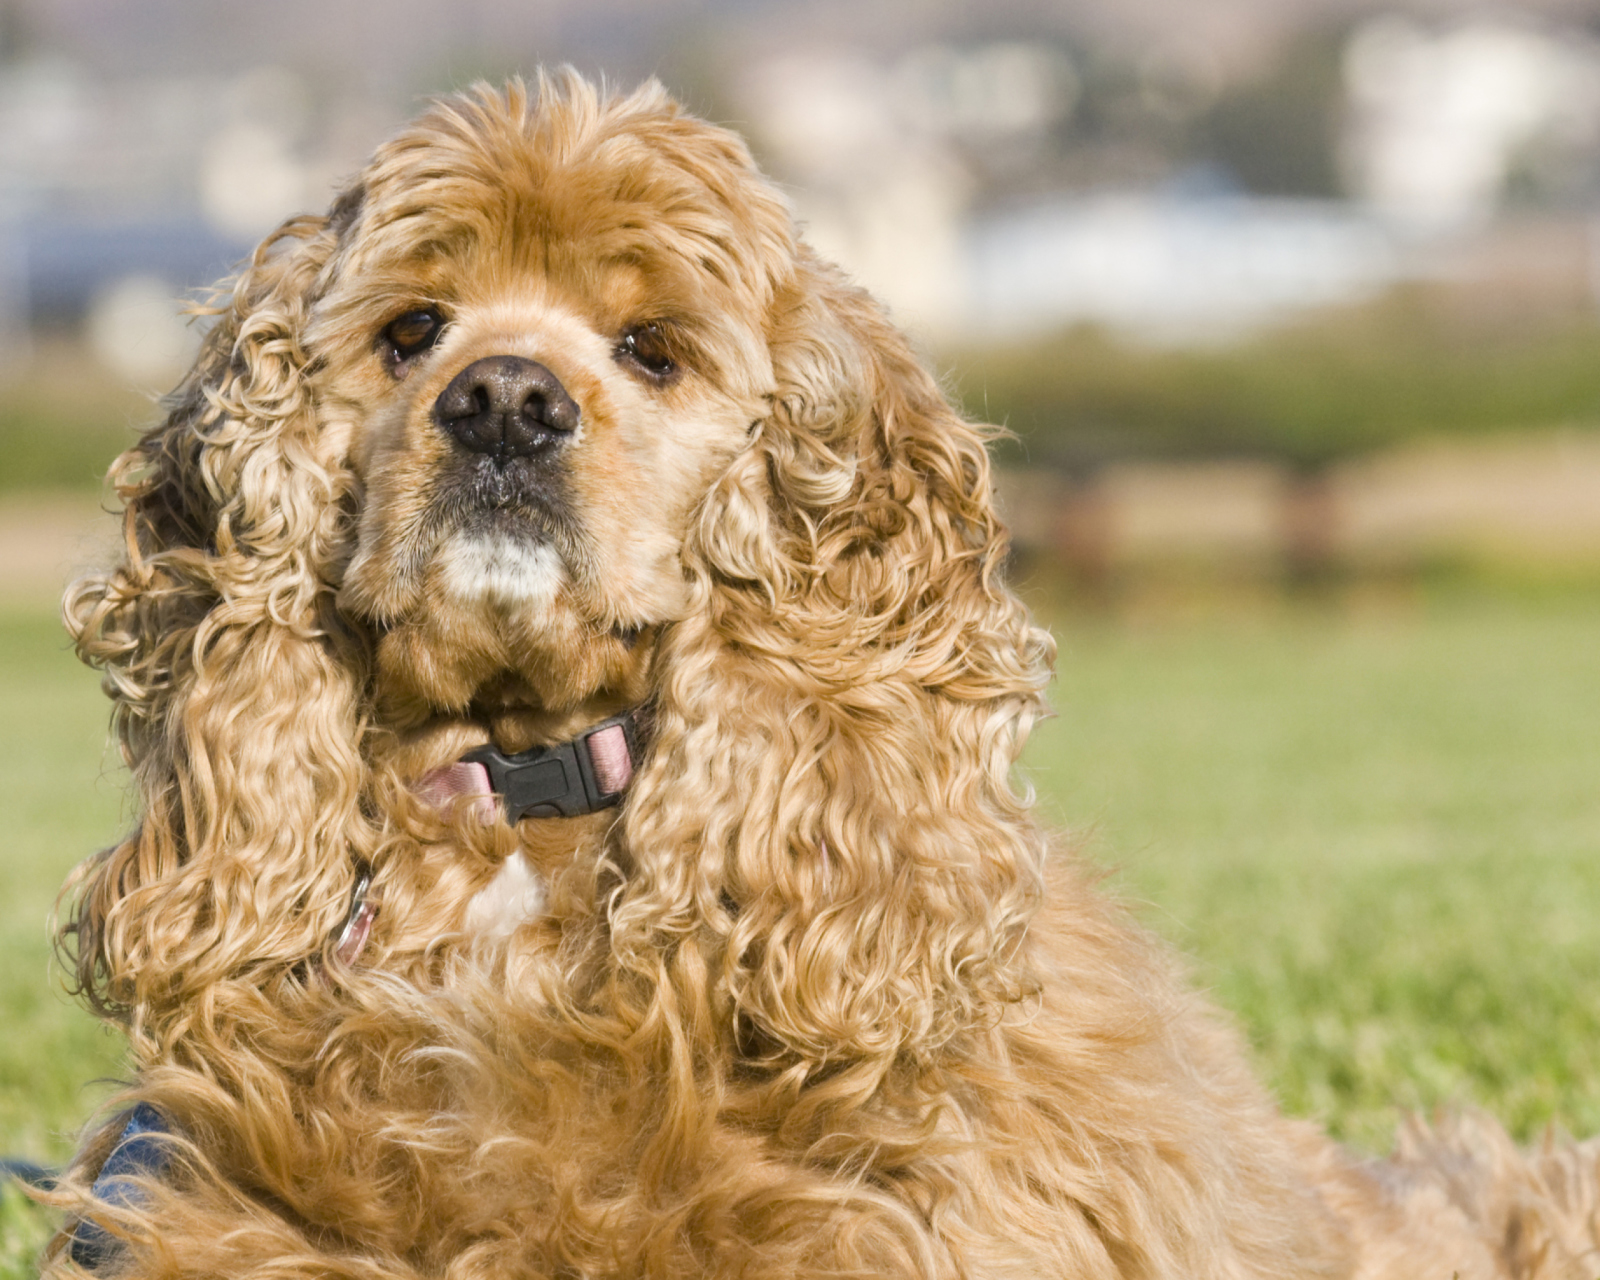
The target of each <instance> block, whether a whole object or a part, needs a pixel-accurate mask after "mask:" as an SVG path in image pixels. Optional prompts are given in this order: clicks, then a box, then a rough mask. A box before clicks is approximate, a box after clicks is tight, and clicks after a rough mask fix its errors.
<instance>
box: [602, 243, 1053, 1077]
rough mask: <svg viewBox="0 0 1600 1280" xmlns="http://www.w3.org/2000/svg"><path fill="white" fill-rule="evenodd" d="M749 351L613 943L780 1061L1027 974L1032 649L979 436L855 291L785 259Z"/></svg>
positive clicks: (673, 640) (921, 1029)
mask: <svg viewBox="0 0 1600 1280" xmlns="http://www.w3.org/2000/svg"><path fill="white" fill-rule="evenodd" d="M771 342H772V348H773V354H774V368H775V374H776V379H777V389H776V393H775V395H774V397H773V400H772V409H771V414H770V416H769V417H768V418H767V420H766V421H765V422H763V423H761V424H759V426H758V428H757V435H756V439H755V441H754V444H753V446H752V447H751V448H750V449H749V450H748V451H747V452H746V453H745V454H744V455H743V456H742V457H741V458H740V459H739V460H738V461H737V462H736V463H735V464H734V466H733V467H732V468H731V470H729V472H728V473H727V474H726V475H725V476H724V477H723V479H722V481H721V483H720V484H719V485H718V487H717V488H716V489H715V490H714V491H713V493H712V494H711V496H710V498H709V500H708V502H707V504H706V506H705V508H704V510H703V512H702V515H701V518H700V520H699V524H698V528H697V529H696V531H695V532H694V534H693V535H692V536H691V543H690V547H689V552H688V560H689V568H690V572H691V576H692V577H693V579H694V583H695V590H696V593H697V602H696V607H695V608H694V609H693V610H692V611H691V615H690V619H689V621H687V622H685V623H683V624H681V625H680V626H679V627H678V628H677V629H676V631H675V632H674V634H673V635H672V636H671V637H670V638H669V639H668V641H667V646H666V650H665V652H664V653H663V661H662V664H661V667H662V670H663V672H664V675H663V684H662V688H661V691H660V698H659V710H658V713H657V737H656V746H655V755H654V759H653V761H652V763H651V765H650V766H649V768H648V770H647V771H646V773H645V774H644V776H643V777H642V778H641V779H640V780H639V784H638V787H637V790H636V792H635V795H634V797H633V798H632V800H631V802H630V804H629V808H628V812H627V815H626V823H627V845H628V848H629V850H630V854H631V857H632V859H633V865H632V866H631V867H630V868H629V869H628V873H627V887H626V889H625V890H624V891H622V892H621V893H620V894H619V896H618V898H617V900H616V902H615V904H614V908H613V911H612V916H611V927H612V938H611V944H612V948H613V952H614V954H615V956H616V959H617V962H618V963H620V964H623V965H632V966H634V967H635V968H636V970H637V972H638V973H639V976H640V977H641V978H643V979H645V986H646V989H647V990H649V989H651V988H652V987H656V988H662V987H666V988H670V987H677V988H678V991H679V995H678V999H679V1001H680V1005H681V1004H682V1002H683V1001H684V1000H688V999H690V998H691V997H692V993H693V989H694V988H695V987H696V986H700V987H704V986H705V985H706V982H707V981H708V980H710V981H712V983H713V985H714V986H715V987H717V988H718V989H720V992H721V994H722V996H723V998H724V999H725V1000H726V1002H727V1006H728V1009H729V1010H730V1011H731V1013H732V1015H733V1017H732V1019H730V1021H736V1023H737V1025H738V1027H739V1033H740V1037H741V1041H742V1043H741V1044H740V1046H739V1048H740V1049H741V1051H742V1053H743V1055H744V1057H745V1059H746V1060H747V1061H749V1060H751V1059H754V1060H755V1061H756V1062H757V1063H759V1064H762V1065H765V1066H767V1067H769V1068H774V1069H777V1068H787V1067H793V1066H796V1065H797V1066H798V1067H799V1069H800V1072H801V1075H802V1077H803V1076H804V1075H806V1074H808V1073H810V1072H811V1071H813V1070H815V1069H816V1068H819V1067H822V1066H824V1065H827V1066H830V1067H831V1066H842V1065H846V1064H849V1063H851V1062H860V1063H872V1064H875V1066H876V1067H878V1068H883V1067H886V1066H887V1064H888V1063H889V1062H891V1061H892V1060H893V1059H894V1058H895V1057H896V1056H897V1055H901V1054H904V1053H911V1054H913V1055H916V1056H919V1057H921V1056H923V1055H926V1054H928V1053H930V1052H932V1051H933V1050H936V1049H937V1048H939V1047H940V1046H941V1045H942V1044H944V1043H946V1042H947V1041H948V1040H949V1039H950V1038H951V1037H952V1036H954V1035H956V1034H957V1033H959V1032H960V1031H961V1030H962V1029H963V1028H966V1027H970V1026H971V1025H972V1024H973V1022H974V1021H975V1020H982V1019H984V1018H989V1019H992V1018H993V1017H995V1016H997V1014H996V1012H995V1011H996V1010H997V1008H998V1007H999V1006H998V1005H997V1003H996V1002H999V1003H1000V1004H1004V1003H1009V1002H1013V1001H1016V1000H1018V999H1020V998H1022V997H1023V996H1024V995H1025V994H1027V991H1028V986H1029V979H1028V977H1027V975H1026V973H1025V972H1023V971H1022V968H1021V961H1020V959H1019V944H1020V942H1021V939H1022V935H1023V931H1024V929H1025V926H1026V924H1027V922H1028V919H1029V917H1030V915H1031V914H1032V912H1033V910H1034V907H1035V905H1036V903H1037V900H1038V896H1039V891H1040V874H1041V860H1042V856H1043V844H1042V840H1041V837H1040V835H1039V834H1038V832H1037V829H1036V828H1035V827H1034V826H1033V825H1032V824H1030V823H1029V822H1027V821H1026V820H1025V818H1024V808H1025V804H1026V801H1025V798H1024V797H1023V796H1020V795H1019V794H1018V793H1017V792H1016V791H1015V790H1014V787H1013V782H1012V778H1011V767H1012V764H1013V762H1014V760H1015V758H1016V756H1017V753H1018V752H1019V751H1020V749H1021V746H1022V743H1023V740H1024V739H1025V737H1026V736H1027V732H1028V729H1029V727H1030V725H1031V723H1032V721H1033V719H1034V717H1035V716H1036V715H1037V714H1038V713H1039V711H1040V707H1041V703H1040V695H1041V690H1042V687H1043V685H1044V684H1045V682H1046V680H1047V679H1048V676H1049V669H1050V662H1051V659H1052V657H1053V653H1054V646H1053V644H1052V642H1051V641H1050V639H1049V637H1048V636H1047V635H1046V634H1045V633H1043V632H1042V631H1039V630H1038V629H1036V628H1034V627H1032V626H1031V625H1030V623H1029V621H1028V618H1027V616H1026V614H1025V612H1024V610H1023V608H1022V606H1021V605H1020V604H1019V603H1018V602H1017V600H1016V599H1015V598H1014V597H1013V596H1012V595H1011V594H1010V593H1009V592H1008V591H1007V590H1006V589H1005V587H1004V586H1003V585H1002V583H1001V581H1000V575H1001V571H1002V566H1003V559H1004V556H1005V550H1006V542H1005V536H1004V531H1003V529H1002V528H1001V527H1000V525H999V523H998V521H997V519H996V516H995V513H994V509H993V505H992V501H991V494H990V477H989V467H988V459H987V455H986V453H985V450H984V439H985V429H984V428H980V427H974V426H972V425H970V424H968V423H965V422H963V421H962V420H961V419H960V418H959V417H958V416H957V415H956V414H955V413H954V412H953V411H952V410H951V409H950V407H949V405H948V403H947V402H946V400H945V398H944V396H943V395H942V394H941V392H940V390H939V388H938V386H937V385H936V384H935V383H934V381H933V379H932V378H931V377H930V376H929V375H928V373H927V372H926V371H925V370H924V369H923V368H922V367H921V366H920V365H919V363H918V362H917V360H916V359H915V357H914V356H913V354H912V353H911V352H910V350H909V349H908V347H907V345H906V342H905V340H904V338H902V337H901V336H900V334H899V333H898V332H896V331H895V330H894V328H893V327H892V326H891V325H890V324H889V323H888V321H887V320H886V319H885V317H884V316H883V315H882V313H881V311H880V310H879V308H878V306H877V304H876V303H874V302H873V301H872V299H871V298H869V297H868V296H867V295H866V294H865V293H863V292H861V291H860V290H857V289H854V288H851V287H849V286H847V285H846V284H845V283H844V282H843V281H842V280H841V278H840V277H839V275H838V273H837V272H836V271H834V270H833V269H832V268H829V267H826V266H824V265H822V264H821V263H819V262H818V261H816V260H815V259H814V258H812V257H810V256H808V255H804V254H803V256H802V257H801V259H800V261H799V263H798V268H797V274H796V277H795V279H794V280H793V281H792V283H791V286H790V289H789V292H788V295H787V297H786V298H783V299H781V300H780V303H779V308H778V312H777V319H776V325H775V330H774V332H773V334H772V336H771ZM868 1074H869V1075H870V1074H872V1073H870V1072H869V1073H868Z"/></svg>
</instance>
